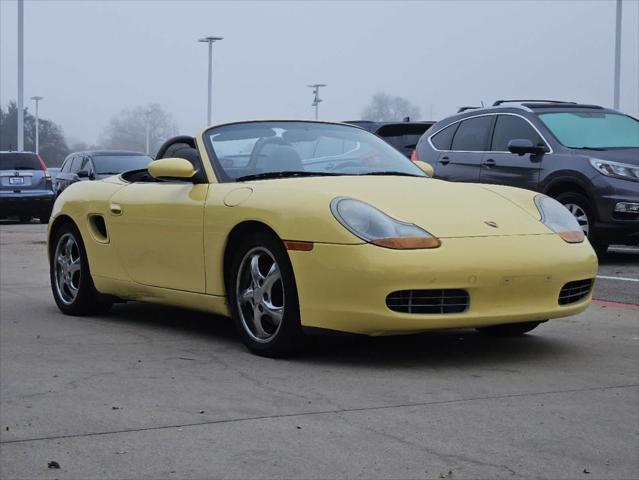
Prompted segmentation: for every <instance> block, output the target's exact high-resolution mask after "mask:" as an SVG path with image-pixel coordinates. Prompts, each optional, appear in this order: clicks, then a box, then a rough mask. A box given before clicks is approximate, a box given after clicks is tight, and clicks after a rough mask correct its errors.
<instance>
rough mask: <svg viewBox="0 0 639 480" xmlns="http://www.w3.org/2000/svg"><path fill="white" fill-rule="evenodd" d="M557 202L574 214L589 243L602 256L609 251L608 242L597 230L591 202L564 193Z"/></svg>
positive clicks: (584, 198) (578, 194)
mask: <svg viewBox="0 0 639 480" xmlns="http://www.w3.org/2000/svg"><path fill="white" fill-rule="evenodd" d="M556 199H557V201H558V202H560V203H562V204H563V205H564V207H566V208H567V209H568V210H569V211H570V213H572V214H573V215H574V217H575V219H576V220H577V223H579V227H581V230H582V231H583V232H584V235H586V236H587V237H588V241H589V242H590V244H591V245H592V248H593V249H594V250H595V252H597V255H599V256H601V255H603V254H605V253H606V251H607V250H608V245H609V244H610V242H608V241H607V240H606V239H605V238H603V236H602V234H601V232H599V231H597V229H596V228H595V226H594V224H595V213H594V209H593V207H592V205H591V204H590V201H589V200H588V199H587V198H586V197H585V196H583V195H581V194H580V193H575V192H564V193H560V194H559V195H557V197H556Z"/></svg>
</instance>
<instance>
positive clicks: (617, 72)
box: [614, 0, 621, 110]
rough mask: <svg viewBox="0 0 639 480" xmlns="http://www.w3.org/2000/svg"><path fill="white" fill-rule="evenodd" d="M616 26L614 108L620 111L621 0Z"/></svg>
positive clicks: (619, 0) (618, 1) (618, 6)
mask: <svg viewBox="0 0 639 480" xmlns="http://www.w3.org/2000/svg"><path fill="white" fill-rule="evenodd" d="M616 17H617V18H616V26H615V86H614V108H615V109H617V110H618V109H619V89H620V83H621V0H617V15H616Z"/></svg>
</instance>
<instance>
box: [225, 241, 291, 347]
mask: <svg viewBox="0 0 639 480" xmlns="http://www.w3.org/2000/svg"><path fill="white" fill-rule="evenodd" d="M235 289H236V290H235V293H236V295H235V296H236V301H237V309H238V312H239V315H240V320H241V321H242V326H243V327H244V330H245V331H246V332H247V333H248V334H249V336H250V337H251V338H252V339H253V340H255V341H257V342H260V343H268V342H270V341H271V340H272V339H273V338H274V337H275V336H276V335H277V333H278V331H279V330H280V327H281V325H282V319H283V318H284V285H283V283H282V273H281V270H280V267H279V265H278V264H277V261H276V260H275V257H274V256H273V254H272V253H271V252H269V251H268V250H267V249H266V248H264V247H255V248H252V249H251V250H249V251H248V252H247V253H246V255H244V258H243V259H242V262H241V263H240V267H239V271H238V275H237V281H236V285H235Z"/></svg>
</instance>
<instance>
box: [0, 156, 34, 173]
mask: <svg viewBox="0 0 639 480" xmlns="http://www.w3.org/2000/svg"><path fill="white" fill-rule="evenodd" d="M0 170H42V164H41V163H40V161H39V160H38V157H37V156H36V154H35V153H17V152H16V153H9V152H8V153H0Z"/></svg>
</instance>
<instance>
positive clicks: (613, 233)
mask: <svg viewBox="0 0 639 480" xmlns="http://www.w3.org/2000/svg"><path fill="white" fill-rule="evenodd" d="M592 180H593V184H595V191H596V192H597V193H598V197H597V198H596V206H597V221H596V222H595V226H596V227H597V229H598V230H599V231H600V232H602V234H603V237H604V238H606V239H607V240H609V241H611V242H622V243H633V242H639V214H637V213H631V212H619V211H615V209H616V207H617V205H618V204H620V203H627V204H637V203H639V182H633V181H630V180H623V179H619V178H610V177H605V176H604V175H598V176H597V177H594V178H593V179H592Z"/></svg>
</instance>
